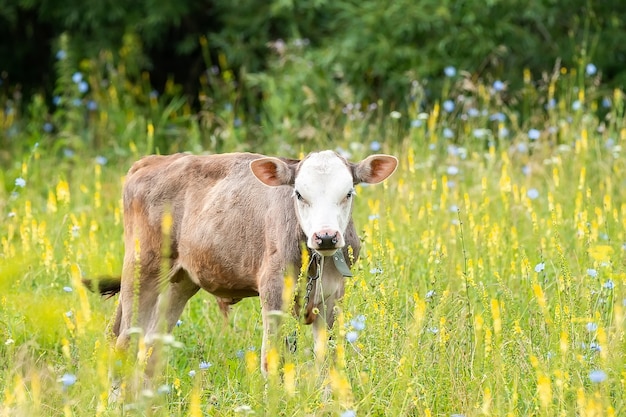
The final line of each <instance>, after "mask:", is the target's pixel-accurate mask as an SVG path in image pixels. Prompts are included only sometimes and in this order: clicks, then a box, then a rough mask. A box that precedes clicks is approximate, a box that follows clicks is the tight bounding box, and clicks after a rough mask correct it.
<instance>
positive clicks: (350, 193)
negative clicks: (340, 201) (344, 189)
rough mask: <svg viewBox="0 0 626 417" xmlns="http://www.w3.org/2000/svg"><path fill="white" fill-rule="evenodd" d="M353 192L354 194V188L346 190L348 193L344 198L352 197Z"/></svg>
mask: <svg viewBox="0 0 626 417" xmlns="http://www.w3.org/2000/svg"><path fill="white" fill-rule="evenodd" d="M354 194H355V192H354V190H350V191H348V195H346V198H347V199H351V198H352V197H354Z"/></svg>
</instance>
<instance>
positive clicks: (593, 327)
mask: <svg viewBox="0 0 626 417" xmlns="http://www.w3.org/2000/svg"><path fill="white" fill-rule="evenodd" d="M585 329H587V331H588V332H595V331H596V330H598V325H597V324H596V323H594V322H592V321H590V322H589V323H587V324H586V325H585Z"/></svg>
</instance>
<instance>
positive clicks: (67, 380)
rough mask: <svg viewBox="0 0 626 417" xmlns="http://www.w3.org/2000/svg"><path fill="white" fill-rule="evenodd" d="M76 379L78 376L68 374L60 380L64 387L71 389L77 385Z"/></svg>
mask: <svg viewBox="0 0 626 417" xmlns="http://www.w3.org/2000/svg"><path fill="white" fill-rule="evenodd" d="M76 379H77V378H76V375H73V374H69V373H66V374H63V376H62V377H61V378H59V382H61V383H62V384H63V386H64V387H70V386H72V385H74V384H75V383H76Z"/></svg>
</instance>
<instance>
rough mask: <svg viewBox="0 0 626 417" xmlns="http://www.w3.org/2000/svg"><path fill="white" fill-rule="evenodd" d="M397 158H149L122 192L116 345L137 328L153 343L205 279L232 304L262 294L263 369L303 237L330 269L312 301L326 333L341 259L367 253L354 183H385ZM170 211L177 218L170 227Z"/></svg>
mask: <svg viewBox="0 0 626 417" xmlns="http://www.w3.org/2000/svg"><path fill="white" fill-rule="evenodd" d="M396 166H397V159H396V158H395V157H393V156H388V155H372V156H369V157H367V158H365V159H364V160H363V161H362V162H359V163H357V164H353V163H350V162H347V161H346V160H345V159H344V158H342V157H341V156H339V155H337V154H336V153H334V152H332V151H323V152H318V153H312V154H310V155H308V156H307V157H306V158H304V159H303V160H301V161H298V160H291V159H285V158H273V157H266V156H263V155H258V154H250V153H232V154H222V155H210V156H195V155H190V154H176V155H170V156H148V157H145V158H143V159H141V160H139V161H138V162H136V163H135V164H134V165H133V166H132V168H131V169H130V171H129V173H128V176H127V178H126V184H125V186H124V192H123V201H124V244H125V248H126V251H125V255H124V266H123V271H122V277H121V282H117V283H114V284H113V285H112V286H111V284H110V282H108V283H106V284H105V285H101V286H100V288H99V290H100V291H101V292H108V293H115V292H118V291H119V292H120V302H119V306H118V308H117V315H116V319H115V323H114V325H113V331H114V333H115V335H116V336H117V342H116V346H117V347H118V348H122V349H123V348H125V347H126V346H127V345H128V342H129V338H130V333H131V332H132V329H131V328H132V327H133V326H139V327H140V328H142V329H143V331H144V332H145V337H146V339H147V340H150V339H151V338H152V337H153V336H154V335H155V334H156V333H157V332H158V331H159V317H163V318H164V319H165V321H166V323H165V328H166V329H167V331H168V332H169V331H171V330H172V327H173V326H174V325H175V323H176V322H177V320H178V318H179V317H180V314H181V313H182V311H183V308H184V307H185V304H186V303H187V301H188V300H189V298H191V297H192V296H193V295H194V294H195V293H196V292H197V291H198V290H199V289H200V288H202V289H204V290H206V291H208V292H210V293H211V294H213V295H214V296H216V297H217V298H218V302H219V304H220V307H221V308H222V310H223V311H227V309H228V308H229V305H231V304H234V303H236V302H238V301H240V300H241V299H242V298H244V297H252V296H257V295H258V296H260V299H261V306H262V315H263V343H262V348H261V369H262V371H263V373H264V374H265V373H266V372H267V356H266V355H267V349H268V337H269V335H270V333H271V317H270V315H271V313H272V312H273V311H275V310H281V308H282V293H283V284H284V277H285V273H286V271H287V270H288V269H289V268H293V270H294V271H299V270H300V268H301V263H302V252H301V247H302V245H303V244H306V247H307V248H308V249H309V251H310V254H311V257H312V258H317V259H318V261H317V262H312V263H311V264H310V265H309V273H310V274H313V275H315V274H320V271H322V272H321V276H320V277H319V279H316V280H314V281H310V283H311V285H309V290H310V293H309V294H307V297H306V305H305V316H306V322H307V324H311V323H312V324H313V328H314V332H316V329H318V328H319V326H322V325H326V326H328V327H330V326H332V324H333V320H334V316H333V306H334V303H335V300H337V298H339V297H341V296H342V295H343V292H344V281H343V275H346V274H348V273H349V270H347V269H346V268H342V265H341V261H342V260H343V259H346V260H347V263H348V265H351V262H352V259H356V257H358V254H359V248H360V244H359V239H358V236H357V234H356V230H355V228H354V225H353V223H352V216H351V213H352V199H353V196H354V186H355V185H356V184H358V183H369V184H375V183H378V182H381V181H383V180H384V179H385V178H387V177H388V176H389V175H391V174H392V173H393V172H394V171H395V169H396ZM166 213H169V214H170V217H169V218H171V226H169V225H168V228H169V230H162V224H163V218H164V215H165V214H166ZM348 247H351V248H352V255H353V256H352V257H351V256H348ZM337 252H339V253H337ZM340 253H341V254H342V255H343V256H339V255H340ZM164 254H165V255H166V256H167V259H162V258H163V256H164ZM333 255H334V256H333ZM164 269H165V270H164ZM137 281H138V282H137ZM318 282H319V284H317V283H318ZM313 283H315V285H313ZM101 284H104V282H103V283H101ZM133 306H135V308H133ZM161 312H163V313H161ZM134 314H136V315H135V316H134ZM161 314H163V315H161ZM315 340H317V337H316V338H315Z"/></svg>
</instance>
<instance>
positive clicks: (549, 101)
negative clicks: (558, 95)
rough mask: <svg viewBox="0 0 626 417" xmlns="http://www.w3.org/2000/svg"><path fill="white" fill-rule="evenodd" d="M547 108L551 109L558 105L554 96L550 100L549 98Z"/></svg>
mask: <svg viewBox="0 0 626 417" xmlns="http://www.w3.org/2000/svg"><path fill="white" fill-rule="evenodd" d="M545 107H546V110H550V109H553V108H555V107H556V100H555V99H554V98H551V99H550V100H548V102H547V103H546V105H545Z"/></svg>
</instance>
